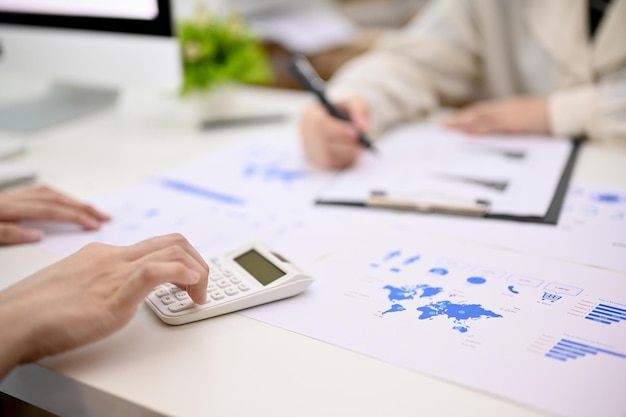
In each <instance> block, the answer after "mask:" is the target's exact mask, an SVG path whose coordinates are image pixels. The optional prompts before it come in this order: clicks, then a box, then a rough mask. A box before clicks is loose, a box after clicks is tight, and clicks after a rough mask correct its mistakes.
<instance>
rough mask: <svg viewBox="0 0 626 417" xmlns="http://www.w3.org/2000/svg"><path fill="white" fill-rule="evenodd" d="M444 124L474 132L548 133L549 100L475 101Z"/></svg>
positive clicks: (549, 131) (534, 98) (484, 133)
mask: <svg viewBox="0 0 626 417" xmlns="http://www.w3.org/2000/svg"><path fill="white" fill-rule="evenodd" d="M446 125H447V126H448V127H452V128H456V129H460V130H462V131H464V132H466V133H469V134H473V135H487V134H492V133H539V134H549V133H551V129H550V119H549V114H548V102H547V100H546V99H545V98H542V97H514V98H510V99H506V100H492V101H483V102H478V103H474V104H471V105H469V106H467V107H465V108H464V109H462V110H461V111H460V112H459V113H458V114H457V115H456V116H455V117H454V118H453V119H452V120H450V121H449V122H448V123H447V124H446Z"/></svg>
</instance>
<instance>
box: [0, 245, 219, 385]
mask: <svg viewBox="0 0 626 417" xmlns="http://www.w3.org/2000/svg"><path fill="white" fill-rule="evenodd" d="M208 273H209V268H208V265H207V264H206V262H205V261H204V260H203V259H202V257H201V256H200V255H199V254H198V253H197V252H196V251H195V249H193V247H192V246H191V245H190V244H189V242H188V241H187V240H186V239H185V238H184V237H183V236H181V235H179V234H172V235H167V236H161V237H156V238H152V239H148V240H145V241H142V242H139V243H137V244H135V245H131V246H126V247H118V246H110V245H105V244H101V243H93V244H89V245H87V246H85V247H84V248H82V249H81V250H79V251H78V252H76V253H75V254H73V255H71V256H69V257H67V258H65V259H63V260H61V261H59V262H57V263H55V264H53V265H51V266H49V267H47V268H45V269H43V270H41V271H39V272H37V273H35V274H34V275H32V276H30V277H28V278H26V279H24V280H22V281H20V282H18V283H17V284H15V285H13V286H11V287H9V288H7V289H5V290H3V291H2V292H0V332H1V333H2V335H3V341H2V344H1V345H0V378H1V377H2V376H4V375H5V374H6V373H8V372H9V371H10V370H11V369H12V368H13V367H14V366H15V365H18V364H22V363H28V362H32V361H36V360H38V359H40V358H43V357H45V356H49V355H54V354H57V353H61V352H64V351H67V350H70V349H74V348H77V347H79V346H82V345H85V344H88V343H92V342H94V341H96V340H99V339H102V338H104V337H106V336H108V335H110V334H112V333H114V332H115V331H117V330H119V329H120V328H122V327H123V326H124V325H125V324H126V323H128V321H130V319H131V318H132V317H133V315H134V313H135V311H136V309H137V306H138V305H139V304H140V303H141V301H142V300H143V299H144V298H145V296H146V295H147V294H148V293H149V292H150V290H152V288H154V287H155V286H156V285H158V284H161V283H165V282H172V283H175V284H177V285H180V286H182V287H184V288H187V291H188V292H189V295H190V296H191V298H192V299H193V300H194V301H195V302H196V303H204V302H205V301H206V286H207V279H208Z"/></svg>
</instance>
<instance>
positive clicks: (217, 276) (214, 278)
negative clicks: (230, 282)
mask: <svg viewBox="0 0 626 417" xmlns="http://www.w3.org/2000/svg"><path fill="white" fill-rule="evenodd" d="M209 279H210V280H211V281H220V280H222V279H224V277H223V276H222V275H220V274H211V276H209Z"/></svg>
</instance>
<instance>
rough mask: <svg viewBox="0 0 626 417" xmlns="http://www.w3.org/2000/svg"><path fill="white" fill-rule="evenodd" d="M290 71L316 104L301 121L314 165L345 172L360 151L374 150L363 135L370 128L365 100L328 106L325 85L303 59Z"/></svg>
mask: <svg viewBox="0 0 626 417" xmlns="http://www.w3.org/2000/svg"><path fill="white" fill-rule="evenodd" d="M290 69H291V71H292V73H293V74H294V76H295V77H296V79H297V80H298V81H299V82H300V84H301V85H302V86H303V87H304V88H306V89H307V90H308V91H311V92H312V93H314V94H315V96H316V97H317V98H318V101H319V104H318V105H313V106H310V107H309V108H308V109H307V110H306V111H305V112H304V114H303V115H302V119H301V131H302V139H303V144H304V148H305V151H306V152H307V154H308V156H309V158H310V159H311V160H312V162H313V163H314V164H316V165H318V166H320V167H322V168H326V169H337V168H346V167H348V166H350V165H352V164H353V163H354V162H355V161H356V159H357V157H358V155H359V154H360V152H361V151H362V150H363V149H368V150H370V151H374V150H375V149H374V147H373V145H372V142H371V141H370V140H369V139H368V138H367V137H366V136H365V134H364V133H363V132H364V131H366V130H367V128H368V124H369V109H368V106H367V103H366V102H365V101H364V100H362V99H360V98H357V97H354V98H350V99H347V100H344V101H342V102H341V103H331V102H330V101H329V100H328V99H327V97H326V95H325V91H324V82H323V81H322V79H321V78H320V77H319V76H318V75H317V73H316V72H315V71H314V70H313V68H312V67H311V65H310V64H309V62H308V61H307V60H306V58H304V57H296V58H295V59H294V60H292V61H291V65H290ZM346 122H348V123H346Z"/></svg>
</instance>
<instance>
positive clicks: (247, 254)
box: [146, 243, 313, 325]
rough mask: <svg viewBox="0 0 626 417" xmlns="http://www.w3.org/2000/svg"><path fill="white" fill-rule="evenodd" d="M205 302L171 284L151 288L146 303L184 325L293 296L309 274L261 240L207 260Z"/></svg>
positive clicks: (310, 279) (163, 317) (163, 316)
mask: <svg viewBox="0 0 626 417" xmlns="http://www.w3.org/2000/svg"><path fill="white" fill-rule="evenodd" d="M207 263H208V264H209V284H208V287H207V302H206V303H205V304H196V303H194V302H193V301H192V300H191V298H190V297H189V295H188V294H187V292H186V291H184V290H183V289H182V288H180V287H177V286H176V285H173V284H163V285H159V286H158V287H156V288H154V289H153V290H152V292H151V293H150V294H148V296H147V297H146V303H147V304H148V305H149V306H150V308H152V310H153V311H154V312H155V313H156V315H157V316H159V318H160V319H161V320H163V321H164V322H165V323H167V324H174V325H178V324H185V323H189V322H192V321H197V320H202V319H207V318H209V317H214V316H219V315H221V314H226V313H231V312H233V311H237V310H241V309H244V308H248V307H253V306H256V305H259V304H265V303H269V302H271V301H275V300H280V299H282V298H287V297H291V296H294V295H296V294H298V293H300V292H302V291H304V289H305V288H307V287H308V286H309V285H311V283H312V282H313V277H311V276H310V275H307V274H305V273H303V272H302V271H301V270H300V268H298V267H297V266H295V265H294V264H293V263H291V262H289V261H288V260H287V259H285V258H284V257H283V256H281V255H279V254H278V253H276V252H275V251H273V250H271V249H270V248H268V247H267V246H265V245H263V244H261V243H252V244H249V245H246V246H245V247H242V248H239V249H237V250H234V251H231V252H228V253H227V254H225V255H223V256H219V257H213V258H210V259H208V260H207Z"/></svg>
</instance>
